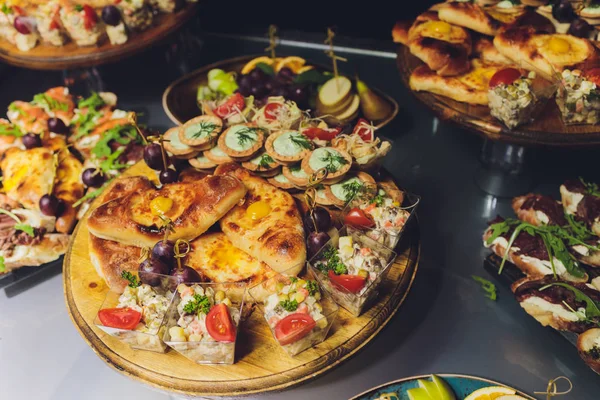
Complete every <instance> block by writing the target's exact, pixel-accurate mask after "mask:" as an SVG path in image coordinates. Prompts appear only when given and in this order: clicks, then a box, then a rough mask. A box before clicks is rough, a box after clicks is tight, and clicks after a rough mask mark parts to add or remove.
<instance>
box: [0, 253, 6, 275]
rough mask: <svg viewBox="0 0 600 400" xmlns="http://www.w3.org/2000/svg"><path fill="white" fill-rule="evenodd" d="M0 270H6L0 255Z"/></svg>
mask: <svg viewBox="0 0 600 400" xmlns="http://www.w3.org/2000/svg"><path fill="white" fill-rule="evenodd" d="M0 272H6V265H4V257H3V256H0Z"/></svg>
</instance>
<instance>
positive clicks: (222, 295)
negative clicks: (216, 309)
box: [215, 290, 225, 301]
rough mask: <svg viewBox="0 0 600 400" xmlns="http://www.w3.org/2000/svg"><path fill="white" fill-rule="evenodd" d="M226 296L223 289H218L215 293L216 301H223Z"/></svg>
mask: <svg viewBox="0 0 600 400" xmlns="http://www.w3.org/2000/svg"><path fill="white" fill-rule="evenodd" d="M224 298H225V292H224V291H222V290H217V293H215V301H222V300H223V299H224Z"/></svg>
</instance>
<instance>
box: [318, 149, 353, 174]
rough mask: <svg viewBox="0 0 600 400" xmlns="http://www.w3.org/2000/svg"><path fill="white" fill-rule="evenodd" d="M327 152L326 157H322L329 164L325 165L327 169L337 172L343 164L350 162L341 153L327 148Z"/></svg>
mask: <svg viewBox="0 0 600 400" xmlns="http://www.w3.org/2000/svg"><path fill="white" fill-rule="evenodd" d="M325 152H326V153H327V155H326V156H325V157H321V161H323V162H324V163H327V165H326V166H325V168H327V171H329V172H335V171H337V170H338V169H340V167H341V166H342V165H346V164H348V160H346V159H345V158H344V157H342V156H341V155H339V154H336V153H334V152H331V151H327V150H325ZM336 164H337V165H336Z"/></svg>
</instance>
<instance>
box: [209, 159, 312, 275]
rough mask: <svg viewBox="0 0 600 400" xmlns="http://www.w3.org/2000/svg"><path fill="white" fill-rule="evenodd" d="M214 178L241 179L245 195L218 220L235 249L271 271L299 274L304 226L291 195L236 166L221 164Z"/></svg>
mask: <svg viewBox="0 0 600 400" xmlns="http://www.w3.org/2000/svg"><path fill="white" fill-rule="evenodd" d="M215 174H217V175H230V176H233V177H236V178H237V179H239V180H241V181H242V182H243V183H244V185H245V186H246V188H248V193H247V195H246V199H245V201H244V203H243V204H242V205H237V206H235V207H234V208H233V209H232V210H231V211H230V212H229V213H227V215H225V216H224V217H223V218H222V219H221V221H220V224H221V229H222V231H223V233H225V234H226V235H227V237H228V238H229V240H231V242H232V243H233V245H234V246H235V247H237V248H240V249H242V250H244V251H245V252H246V253H248V254H250V255H252V256H254V257H255V258H257V259H258V260H260V261H263V262H265V263H266V264H267V265H268V266H270V267H271V268H272V269H274V270H276V271H279V272H282V271H288V270H289V272H290V273H293V274H297V273H299V272H300V271H301V270H302V268H303V267H304V263H305V261H306V244H305V242H304V227H303V225H302V219H301V218H300V212H299V211H298V208H297V207H296V203H295V202H294V199H293V198H292V196H291V195H290V194H289V193H287V192H285V191H283V190H281V189H278V188H276V187H275V186H273V185H270V184H269V183H267V182H266V181H265V180H264V179H262V178H259V177H257V176H254V175H252V174H251V173H250V172H248V171H247V170H246V169H244V168H242V167H240V166H239V165H237V164H233V163H230V164H224V165H220V166H218V167H217V169H216V170H215Z"/></svg>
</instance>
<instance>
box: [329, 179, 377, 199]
mask: <svg viewBox="0 0 600 400" xmlns="http://www.w3.org/2000/svg"><path fill="white" fill-rule="evenodd" d="M365 184H371V185H376V183H375V179H373V177H372V176H371V175H369V174H367V173H365V172H358V173H357V174H356V175H353V176H348V175H346V177H345V179H344V180H342V181H340V182H338V183H335V184H333V185H329V186H325V196H327V198H328V199H329V200H330V201H331V202H332V203H333V204H334V205H336V206H338V207H344V206H345V205H346V203H347V202H348V201H350V200H352V197H354V195H355V194H356V192H358V191H359V190H360V189H361V188H362V187H363V186H364V185H365Z"/></svg>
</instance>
